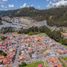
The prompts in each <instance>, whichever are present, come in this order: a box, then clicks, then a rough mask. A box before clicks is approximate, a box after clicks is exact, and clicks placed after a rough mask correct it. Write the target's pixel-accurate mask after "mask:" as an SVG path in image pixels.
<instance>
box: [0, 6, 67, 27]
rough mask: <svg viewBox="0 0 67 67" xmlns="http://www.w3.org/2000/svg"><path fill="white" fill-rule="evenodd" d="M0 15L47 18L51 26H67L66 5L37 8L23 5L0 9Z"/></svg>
mask: <svg viewBox="0 0 67 67" xmlns="http://www.w3.org/2000/svg"><path fill="white" fill-rule="evenodd" d="M0 16H10V17H21V16H25V17H31V18H33V19H35V20H37V21H41V20H47V21H48V24H49V25H51V26H54V25H55V26H66V27H67V6H61V7H58V8H50V9H46V10H38V9H35V8H33V7H25V8H22V9H17V10H9V11H0Z"/></svg>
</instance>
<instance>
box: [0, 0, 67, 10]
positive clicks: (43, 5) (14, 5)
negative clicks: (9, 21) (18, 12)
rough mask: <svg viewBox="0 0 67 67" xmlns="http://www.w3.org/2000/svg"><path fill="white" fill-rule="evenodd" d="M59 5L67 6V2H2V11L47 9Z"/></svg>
mask: <svg viewBox="0 0 67 67" xmlns="http://www.w3.org/2000/svg"><path fill="white" fill-rule="evenodd" d="M59 5H67V0H0V10H11V9H18V8H24V7H35V8H37V9H47V8H49V7H53V6H59Z"/></svg>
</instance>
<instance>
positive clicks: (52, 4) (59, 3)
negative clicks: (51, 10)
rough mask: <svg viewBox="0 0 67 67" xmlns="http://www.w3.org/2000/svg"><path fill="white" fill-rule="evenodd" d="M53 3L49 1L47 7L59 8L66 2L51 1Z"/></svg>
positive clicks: (60, 0)
mask: <svg viewBox="0 0 67 67" xmlns="http://www.w3.org/2000/svg"><path fill="white" fill-rule="evenodd" d="M53 1H54V2H52V1H50V2H49V4H48V5H47V7H59V6H66V5H67V0H53Z"/></svg>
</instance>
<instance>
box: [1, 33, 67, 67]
mask: <svg viewBox="0 0 67 67" xmlns="http://www.w3.org/2000/svg"><path fill="white" fill-rule="evenodd" d="M0 36H2V37H6V38H5V39H4V40H1V41H0V51H3V52H5V53H6V54H7V55H6V56H4V55H0V67H7V66H8V67H18V66H19V65H20V64H21V63H22V62H25V63H26V64H30V63H32V62H35V61H43V62H44V67H46V64H45V62H46V63H47V64H48V67H55V66H56V67H64V66H63V64H62V62H61V61H60V60H59V58H62V57H67V48H65V47H64V46H63V45H61V44H60V43H57V42H55V41H54V40H52V39H51V38H49V37H48V36H47V35H45V36H43V35H40V34H39V35H25V34H17V33H7V34H0ZM65 62H66V63H67V61H65ZM66 65H67V64H66Z"/></svg>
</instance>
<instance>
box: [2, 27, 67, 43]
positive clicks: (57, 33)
mask: <svg viewBox="0 0 67 67" xmlns="http://www.w3.org/2000/svg"><path fill="white" fill-rule="evenodd" d="M15 31H16V30H15V29H14V28H12V27H6V28H2V29H1V32H2V33H7V32H15ZM17 32H18V33H20V34H22V33H25V34H30V35H32V34H37V33H46V34H47V35H48V36H49V37H50V38H52V39H54V40H55V41H57V42H61V43H62V44H67V40H64V39H63V38H62V36H61V31H60V30H57V31H56V30H54V31H51V30H50V29H49V28H47V27H46V26H41V27H30V28H28V29H23V28H21V29H20V30H18V31H17Z"/></svg>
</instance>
